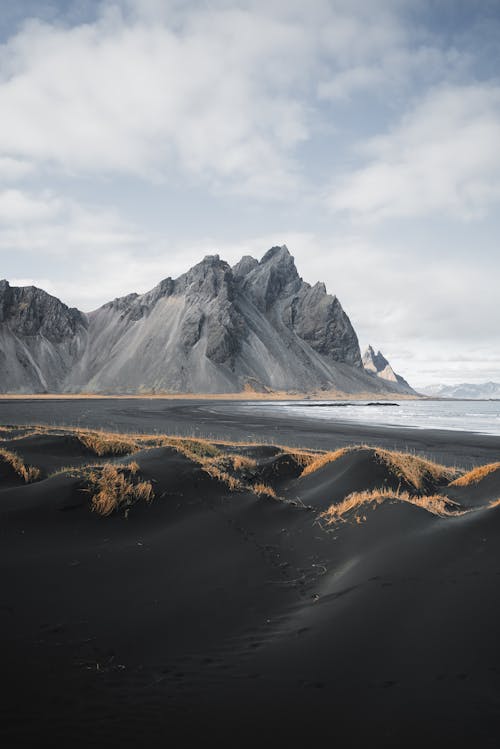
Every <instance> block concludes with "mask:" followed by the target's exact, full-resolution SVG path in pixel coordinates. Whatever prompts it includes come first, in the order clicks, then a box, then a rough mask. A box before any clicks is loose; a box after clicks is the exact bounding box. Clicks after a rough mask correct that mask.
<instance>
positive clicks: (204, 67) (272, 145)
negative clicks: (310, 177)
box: [0, 0, 456, 197]
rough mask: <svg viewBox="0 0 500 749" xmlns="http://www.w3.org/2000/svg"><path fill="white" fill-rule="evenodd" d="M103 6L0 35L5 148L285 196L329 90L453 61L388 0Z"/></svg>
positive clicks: (0, 150) (10, 152)
mask: <svg viewBox="0 0 500 749" xmlns="http://www.w3.org/2000/svg"><path fill="white" fill-rule="evenodd" d="M98 7H99V8H100V11H99V12H98V15H97V17H96V18H95V20H94V21H93V22H89V23H86V24H80V25H75V26H65V25H63V24H62V23H60V24H56V23H44V22H41V21H38V20H31V21H29V22H27V23H26V24H25V25H24V27H23V28H22V29H21V30H20V31H19V33H18V34H17V35H15V36H13V37H12V38H11V39H10V40H8V41H7V42H6V43H5V44H4V45H3V46H1V47H0V71H1V72H0V111H1V112H2V117H1V118H0V159H2V158H9V159H18V160H22V161H23V163H29V164H32V165H37V166H39V167H40V166H45V167H46V166H47V165H49V166H51V167H55V168H56V169H59V170H63V171H64V172H65V173H67V174H70V175H71V174H75V173H76V174H81V173H87V174H88V173H99V174H103V173H104V174H105V173H118V174H133V175H139V176H141V177H145V178H147V179H160V180H161V179H163V180H165V179H169V180H172V179H176V178H177V177H178V174H179V172H180V173H181V175H185V174H187V175H188V176H189V177H190V178H192V179H195V180H197V181H201V182H202V183H204V184H207V185H208V186H210V187H214V188H216V189H225V190H230V191H232V192H236V193H238V192H239V193H249V194H251V195H259V196H263V197H271V196H274V197H276V196H278V197H282V196H283V195H288V194H290V193H291V192H292V193H293V191H294V190H296V189H297V188H298V187H299V185H300V184H301V177H303V173H304V172H306V171H307V165H305V164H303V163H300V160H299V159H298V157H297V153H296V151H297V146H299V145H300V144H301V143H302V142H304V141H305V140H307V139H308V138H309V137H311V134H312V133H313V132H314V131H315V129H316V128H317V127H318V126H319V125H320V121H321V119H322V117H323V116H324V113H322V111H321V100H322V99H325V98H333V99H335V98H342V97H345V96H350V95H351V94H353V93H355V92H360V91H362V90H365V89H367V88H368V89H373V87H374V86H378V89H379V90H380V92H383V94H384V96H386V95H387V92H388V90H390V87H391V86H392V85H394V84H396V85H397V86H401V85H402V81H404V80H405V76H406V78H408V71H409V70H410V69H411V71H412V72H413V73H416V72H419V73H421V74H424V77H428V71H430V70H432V71H434V72H433V74H432V76H433V77H439V76H440V75H442V74H443V73H444V72H445V70H446V71H449V69H451V68H452V67H453V65H455V62H456V61H454V60H453V59H452V58H453V55H454V53H453V50H452V51H447V50H441V49H440V48H439V47H438V46H437V43H436V42H435V40H429V39H427V38H424V39H423V40H421V41H419V42H418V43H417V44H413V43H412V38H411V37H412V32H413V29H409V28H408V26H407V24H406V22H405V20H404V18H403V12H402V10H404V7H405V3H401V2H391V0H385V1H384V2H380V3H377V7H376V8H374V7H373V6H370V4H366V3H358V2H350V3H349V2H345V1H342V0H336V1H335V2H323V1H321V2H320V1H318V2H315V3H313V4H310V5H304V4H303V3H299V2H263V1H262V0H253V1H250V2H240V3H237V2H236V3H230V2H214V3H210V4H207V5H203V6H200V5H199V4H197V3H188V2H186V3H181V2H176V1H171V2H158V0H121V1H120V0H116V2H114V3H112V2H104V3H102V4H100V5H99V6H98ZM407 84H408V81H407ZM318 97H319V100H318ZM0 167H1V162H0ZM301 173H302V174H301ZM0 174H1V168H0Z"/></svg>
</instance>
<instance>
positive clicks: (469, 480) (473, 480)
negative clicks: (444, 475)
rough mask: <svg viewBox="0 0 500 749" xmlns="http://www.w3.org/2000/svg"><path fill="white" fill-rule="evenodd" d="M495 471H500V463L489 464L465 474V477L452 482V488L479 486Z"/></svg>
mask: <svg viewBox="0 0 500 749" xmlns="http://www.w3.org/2000/svg"><path fill="white" fill-rule="evenodd" d="M495 471H500V463H488V464H487V465H485V466H478V467H477V468H473V469H472V471H468V473H464V475H463V476H460V477H459V478H458V479H455V481H452V482H451V484H450V486H470V485H471V484H478V483H479V482H480V481H482V480H483V479H484V478H486V476H489V474H490V473H494V472H495Z"/></svg>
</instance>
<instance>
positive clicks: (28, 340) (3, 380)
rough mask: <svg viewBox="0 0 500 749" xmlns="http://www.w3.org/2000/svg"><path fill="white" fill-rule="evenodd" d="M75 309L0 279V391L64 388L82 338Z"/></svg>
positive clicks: (82, 319)
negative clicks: (12, 285)
mask: <svg viewBox="0 0 500 749" xmlns="http://www.w3.org/2000/svg"><path fill="white" fill-rule="evenodd" d="M87 327H88V321H87V318H86V316H85V315H84V314H83V313H82V312H79V311H78V310H77V309H74V308H71V309H70V308H69V307H67V306H66V305H65V304H63V303H62V302H60V301H59V299H56V298H55V297H53V296H50V294H47V293H46V292H45V291H42V289H37V288H35V287H34V286H26V287H23V288H15V287H11V286H10V285H9V283H8V282H7V281H5V280H4V281H0V391H1V392H17V393H19V392H21V393H23V392H35V393H38V392H46V391H58V390H60V389H64V387H65V384H66V382H67V379H68V377H70V376H71V372H72V369H73V367H74V364H75V361H77V360H78V358H79V355H80V352H81V351H82V350H83V349H84V347H85V343H86V340H87Z"/></svg>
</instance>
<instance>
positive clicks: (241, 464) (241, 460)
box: [228, 455, 257, 471]
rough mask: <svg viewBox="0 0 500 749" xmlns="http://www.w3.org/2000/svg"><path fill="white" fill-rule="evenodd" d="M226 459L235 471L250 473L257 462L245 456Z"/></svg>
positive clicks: (232, 456)
mask: <svg viewBox="0 0 500 749" xmlns="http://www.w3.org/2000/svg"><path fill="white" fill-rule="evenodd" d="M228 457H229V460H230V461H231V462H232V464H233V469H234V470H235V471H252V470H253V469H254V468H256V467H257V461H256V460H254V459H253V458H247V457H246V456H245V455H230V456H228Z"/></svg>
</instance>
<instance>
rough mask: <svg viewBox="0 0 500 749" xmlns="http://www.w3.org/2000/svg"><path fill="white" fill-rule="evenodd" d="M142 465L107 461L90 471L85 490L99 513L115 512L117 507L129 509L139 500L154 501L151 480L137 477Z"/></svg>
mask: <svg viewBox="0 0 500 749" xmlns="http://www.w3.org/2000/svg"><path fill="white" fill-rule="evenodd" d="M138 470H139V466H138V465H137V463H130V464H129V465H127V466H124V465H115V464H113V463H105V464H104V465H103V466H96V467H94V468H93V469H92V470H91V471H90V472H89V473H88V474H87V477H86V479H87V486H86V487H85V488H84V489H82V491H86V492H88V493H89V494H90V495H91V502H92V510H93V511H94V512H97V514H98V515H111V513H112V512H115V511H116V510H120V509H125V512H126V514H127V511H128V509H129V508H130V507H131V506H132V505H133V504H135V503H136V502H138V501H141V500H142V501H145V502H151V500H152V499H153V498H154V492H153V487H152V484H151V482H150V481H139V480H137V474H138Z"/></svg>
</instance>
